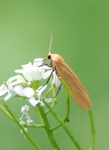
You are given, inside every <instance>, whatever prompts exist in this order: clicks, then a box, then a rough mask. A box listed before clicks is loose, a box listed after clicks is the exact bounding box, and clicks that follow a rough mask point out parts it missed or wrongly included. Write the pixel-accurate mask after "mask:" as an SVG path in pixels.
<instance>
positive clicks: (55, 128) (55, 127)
mask: <svg viewBox="0 0 109 150" xmlns="http://www.w3.org/2000/svg"><path fill="white" fill-rule="evenodd" d="M59 127H61V124H60V123H59V124H58V125H56V126H54V127H52V128H50V131H51V132H53V131H54V130H57V129H58V128H59Z"/></svg>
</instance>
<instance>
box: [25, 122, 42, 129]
mask: <svg viewBox="0 0 109 150" xmlns="http://www.w3.org/2000/svg"><path fill="white" fill-rule="evenodd" d="M24 127H29V128H45V125H44V124H32V125H31V124H26V123H25V124H24Z"/></svg>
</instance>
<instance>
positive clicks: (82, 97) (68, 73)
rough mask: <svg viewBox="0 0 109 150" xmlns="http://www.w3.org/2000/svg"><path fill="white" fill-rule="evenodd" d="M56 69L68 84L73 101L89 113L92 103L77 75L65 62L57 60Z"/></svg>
mask: <svg viewBox="0 0 109 150" xmlns="http://www.w3.org/2000/svg"><path fill="white" fill-rule="evenodd" d="M55 67H56V70H57V72H58V74H59V75H60V77H61V78H62V79H63V80H64V82H65V83H66V84H67V86H68V88H69V90H70V95H71V97H72V99H73V100H74V101H75V102H76V103H77V104H78V105H79V106H80V107H81V108H83V109H84V110H86V111H88V110H89V109H90V107H91V101H90V98H89V96H88V93H87V91H86V89H85V88H84V86H83V85H82V83H81V82H80V80H79V79H78V77H77V76H76V74H75V73H74V72H73V71H72V70H71V69H70V67H69V66H68V65H67V64H66V63H65V62H64V60H63V59H62V60H61V61H60V60H58V59H57V61H55Z"/></svg>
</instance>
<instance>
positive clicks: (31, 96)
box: [23, 85, 47, 106]
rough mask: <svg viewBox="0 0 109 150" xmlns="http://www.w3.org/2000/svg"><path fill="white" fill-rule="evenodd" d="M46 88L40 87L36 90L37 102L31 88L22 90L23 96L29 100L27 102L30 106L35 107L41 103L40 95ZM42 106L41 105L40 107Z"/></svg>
mask: <svg viewBox="0 0 109 150" xmlns="http://www.w3.org/2000/svg"><path fill="white" fill-rule="evenodd" d="M46 88H47V85H45V86H44V87H43V86H41V87H39V88H38V89H37V90H36V94H37V96H38V100H36V99H35V96H34V91H33V89H32V88H30V87H27V88H24V89H23V94H24V95H25V96H26V97H27V98H28V99H29V102H30V104H31V105H33V106H36V105H37V104H38V103H40V104H41V103H42V102H41V94H42V92H43V91H44V90H45V89H46ZM41 106H42V105H41Z"/></svg>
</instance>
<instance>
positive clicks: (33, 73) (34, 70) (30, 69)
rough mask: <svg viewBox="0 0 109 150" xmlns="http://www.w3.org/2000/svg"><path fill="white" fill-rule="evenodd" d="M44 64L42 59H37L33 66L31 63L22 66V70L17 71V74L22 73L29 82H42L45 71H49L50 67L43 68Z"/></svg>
mask: <svg viewBox="0 0 109 150" xmlns="http://www.w3.org/2000/svg"><path fill="white" fill-rule="evenodd" d="M42 62H43V59H42V58H37V59H35V60H34V63H33V65H32V63H31V62H29V63H28V64H25V65H22V69H18V70H15V72H16V73H22V74H23V76H24V78H25V79H26V80H27V81H29V82H31V81H40V80H41V79H42V78H43V76H44V72H45V69H47V68H48V69H49V67H46V66H41V64H42Z"/></svg>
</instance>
